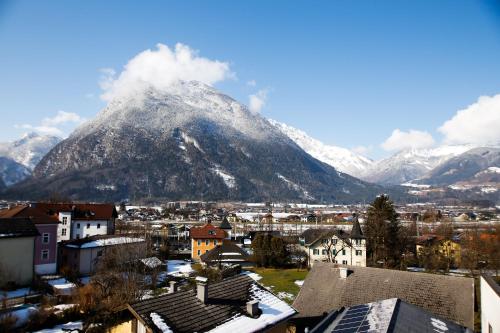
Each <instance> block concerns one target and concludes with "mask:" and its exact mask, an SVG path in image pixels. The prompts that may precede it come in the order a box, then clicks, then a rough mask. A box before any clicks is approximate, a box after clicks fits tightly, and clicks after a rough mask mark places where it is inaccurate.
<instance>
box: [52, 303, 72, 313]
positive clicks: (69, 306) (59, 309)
mask: <svg viewBox="0 0 500 333" xmlns="http://www.w3.org/2000/svg"><path fill="white" fill-rule="evenodd" d="M75 306H77V304H58V305H54V306H53V307H52V309H54V313H55V314H59V313H62V312H63V311H64V310H68V309H72V308H74V307H75Z"/></svg>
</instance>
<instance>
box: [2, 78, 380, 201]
mask: <svg viewBox="0 0 500 333" xmlns="http://www.w3.org/2000/svg"><path fill="white" fill-rule="evenodd" d="M382 190H383V189H382V188H381V187H379V186H376V185H373V184H368V183H365V182H363V181H360V180H358V179H356V178H353V177H351V176H349V175H346V174H343V173H340V172H337V171H336V170H335V169H334V168H332V167H331V166H329V165H327V164H325V163H322V162H320V161H318V160H316V159H315V158H313V157H312V156H311V155H309V154H307V153H306V152H305V151H304V150H303V149H301V148H300V147H299V146H298V145H297V144H296V143H294V142H293V141H292V140H291V139H289V138H288V137H287V136H286V135H284V134H283V133H282V132H281V131H279V130H278V129H277V128H276V127H275V126H274V125H272V124H271V123H270V122H269V121H267V120H266V119H265V118H263V117H262V116H260V115H259V114H256V113H253V112H251V111H249V110H248V108H247V107H246V106H244V105H242V104H240V103H238V102H237V101H235V100H234V99H232V98H230V97H229V96H227V95H224V94H222V93H220V92H218V91H217V90H215V89H214V88H212V87H210V86H207V85H205V84H202V83H199V82H180V83H179V84H177V85H175V86H174V87H170V88H169V89H168V90H162V91H159V90H156V89H153V88H146V89H144V90H143V91H142V93H141V94H134V95H132V96H125V97H120V98H116V99H114V100H112V101H111V102H110V103H109V104H108V106H107V107H106V108H105V109H103V110H102V111H101V112H100V113H99V114H98V115H97V117H96V118H95V119H94V120H92V121H89V122H87V123H86V124H84V125H82V126H81V127H79V128H78V129H77V130H75V131H74V132H73V133H72V134H71V135H70V137H69V138H67V139H66V140H64V141H62V142H60V143H59V144H58V145H57V146H55V147H54V148H53V149H52V150H51V151H50V152H49V153H48V154H47V155H46V156H45V157H44V158H43V159H42V161H41V162H40V163H39V164H38V165H37V167H36V168H35V170H34V173H33V177H32V178H30V179H29V180H27V181H25V182H23V183H21V184H18V185H16V186H15V188H13V189H10V190H7V192H6V196H8V197H13V198H14V197H15V198H19V199H22V198H33V199H36V198H42V197H46V196H47V195H48V194H49V193H54V192H57V193H58V194H60V195H62V196H66V197H68V198H71V199H82V200H85V199H87V200H110V201H119V200H123V199H130V200H132V201H139V200H142V201H147V200H158V199H170V200H181V199H202V200H244V201H248V200H260V201H262V200H271V199H272V200H289V201H290V200H294V201H320V200H322V199H323V200H325V201H329V202H331V201H335V202H359V201H362V200H369V199H371V198H373V196H374V195H376V194H377V193H379V192H380V191H382Z"/></svg>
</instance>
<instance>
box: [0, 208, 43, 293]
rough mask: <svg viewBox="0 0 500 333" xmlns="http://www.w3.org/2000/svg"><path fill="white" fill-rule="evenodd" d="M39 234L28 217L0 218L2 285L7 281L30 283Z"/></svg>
mask: <svg viewBox="0 0 500 333" xmlns="http://www.w3.org/2000/svg"><path fill="white" fill-rule="evenodd" d="M38 235H39V234H38V231H37V229H36V227H35V225H34V224H33V222H31V220H30V219H28V218H8V219H7V218H5V219H0V254H1V255H0V287H1V286H4V285H5V284H7V283H15V284H16V285H28V284H30V283H31V282H32V280H33V275H34V273H33V272H34V260H33V259H34V258H33V255H34V253H35V237H36V236H38Z"/></svg>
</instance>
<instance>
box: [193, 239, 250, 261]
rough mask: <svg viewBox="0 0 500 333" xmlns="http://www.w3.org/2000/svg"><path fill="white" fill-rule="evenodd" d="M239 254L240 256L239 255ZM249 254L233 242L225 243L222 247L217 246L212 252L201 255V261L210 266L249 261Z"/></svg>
mask: <svg viewBox="0 0 500 333" xmlns="http://www.w3.org/2000/svg"><path fill="white" fill-rule="evenodd" d="M238 253H239V254H238ZM249 257H250V256H249V255H248V253H246V252H245V251H244V250H243V249H241V248H240V247H239V246H237V245H236V244H234V243H232V242H224V243H222V245H217V246H216V247H214V248H213V249H211V250H210V251H208V252H206V253H204V254H202V255H201V257H200V259H201V261H203V262H206V263H208V264H211V263H217V262H218V261H219V260H221V262H231V261H234V262H237V261H247V260H248V259H249Z"/></svg>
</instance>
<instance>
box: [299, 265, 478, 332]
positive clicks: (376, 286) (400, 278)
mask: <svg viewBox="0 0 500 333" xmlns="http://www.w3.org/2000/svg"><path fill="white" fill-rule="evenodd" d="M339 270H340V268H339V267H337V266H336V265H335V264H332V263H321V262H319V263H315V264H314V266H313V268H312V269H311V271H310V272H309V274H308V275H307V278H306V280H305V281H304V285H303V286H302V288H301V289H300V292H299V294H298V295H297V298H296V299H295V301H294V303H293V306H294V308H295V309H297V310H298V311H299V314H298V317H302V318H305V317H315V316H321V315H322V314H323V313H324V312H329V311H331V310H333V309H339V308H341V307H348V306H353V305H356V304H364V303H370V302H375V301H379V300H383V299H388V298H400V299H401V300H403V301H405V302H408V303H410V304H413V305H416V306H419V307H421V308H424V309H425V310H427V311H429V312H431V313H433V314H436V315H438V316H441V317H443V318H446V319H448V320H451V321H454V322H457V323H459V324H460V325H463V326H466V327H470V328H473V327H474V280H473V279H471V278H464V277H454V276H447V275H437V274H427V273H412V272H405V271H397V270H390V269H381V268H372V267H357V266H348V270H349V275H348V276H347V278H345V279H342V278H340V273H339ZM311 304H314V306H311Z"/></svg>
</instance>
